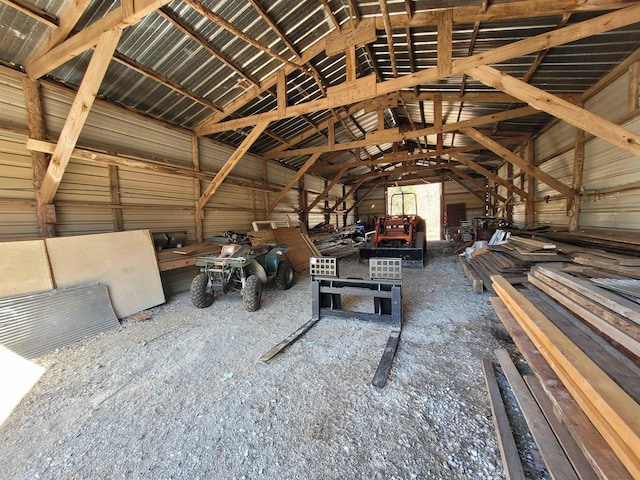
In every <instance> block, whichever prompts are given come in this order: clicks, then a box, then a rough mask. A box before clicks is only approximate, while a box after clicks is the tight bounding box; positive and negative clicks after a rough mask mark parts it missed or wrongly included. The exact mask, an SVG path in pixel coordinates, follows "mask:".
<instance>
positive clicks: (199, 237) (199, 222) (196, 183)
mask: <svg viewBox="0 0 640 480" xmlns="http://www.w3.org/2000/svg"><path fill="white" fill-rule="evenodd" d="M191 161H192V162H193V170H194V171H195V172H199V171H200V142H199V140H198V136H197V135H193V136H192V137H191ZM201 195H202V186H201V185H200V179H199V178H194V179H193V198H194V202H195V203H194V208H195V210H194V222H195V228H196V242H202V241H203V240H204V209H202V208H200V204H199V202H198V200H200V196H201Z"/></svg>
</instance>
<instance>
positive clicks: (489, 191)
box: [446, 164, 507, 202]
mask: <svg viewBox="0 0 640 480" xmlns="http://www.w3.org/2000/svg"><path fill="white" fill-rule="evenodd" d="M446 167H447V168H448V169H449V170H451V171H452V172H453V173H455V174H456V175H458V176H459V177H460V178H463V179H464V180H466V181H467V182H469V183H472V184H473V185H475V186H476V187H477V188H478V189H479V190H482V191H483V192H485V193H487V194H489V195H491V196H492V197H495V198H497V199H498V200H499V201H501V202H506V201H507V199H506V198H505V197H503V196H502V195H499V194H498V193H497V192H495V191H494V190H493V188H491V187H488V186H487V185H484V184H480V183H478V181H477V180H476V179H475V178H473V177H472V176H471V175H468V174H467V173H466V172H464V171H462V170H460V169H459V168H458V167H456V166H454V165H451V164H447V165H446ZM452 178H453V177H452Z"/></svg>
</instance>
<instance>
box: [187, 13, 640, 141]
mask: <svg viewBox="0 0 640 480" xmlns="http://www.w3.org/2000/svg"><path fill="white" fill-rule="evenodd" d="M189 1H192V0H189ZM491 8H492V7H490V8H489V11H490V10H491ZM414 18H415V17H414ZM637 22H640V4H637V5H632V6H630V7H627V8H625V9H622V10H617V11H615V12H612V13H607V14H604V15H601V16H599V17H597V18H593V19H589V20H585V21H583V22H580V23H576V24H574V25H570V26H567V27H564V28H560V29H557V30H554V31H552V32H548V33H544V34H541V35H537V36H535V37H531V38H527V39H524V40H520V41H518V42H514V43H511V44H508V45H504V46H501V47H498V48H495V49H493V50H490V51H487V52H482V53H479V54H476V55H472V56H469V57H465V58H461V59H458V60H455V61H453V63H452V68H451V75H455V74H460V73H464V72H466V71H468V70H470V69H473V68H475V67H478V66H481V65H488V64H494V63H500V62H503V61H505V60H509V59H511V58H517V57H520V56H523V55H527V54H530V53H533V52H537V51H540V50H543V49H545V48H551V47H553V46H557V45H562V44H565V43H569V42H572V41H575V40H579V39H582V38H586V37H589V36H592V35H596V34H598V33H602V32H605V31H610V30H613V29H616V28H620V27H624V26H627V25H630V24H633V23H637ZM485 68H486V67H485ZM366 78H367V77H365V78H361V79H359V80H358V82H361V83H360V84H359V85H358V86H357V88H353V86H352V87H351V88H350V89H347V90H345V89H343V88H338V89H337V90H334V91H333V93H332V92H328V94H327V98H323V99H318V100H314V101H310V102H304V103H300V104H297V105H294V106H292V107H289V108H288V109H287V118H290V117H295V116H298V115H300V114H305V113H311V112H316V111H319V110H327V109H330V108H335V107H338V106H342V105H346V104H353V103H357V102H359V101H362V100H367V99H369V98H374V97H377V96H380V95H385V94H388V93H392V92H396V91H398V90H402V89H406V88H412V87H414V86H416V85H420V84H423V83H428V82H433V81H436V80H439V79H441V78H442V76H441V75H439V74H438V72H437V69H436V68H428V69H425V70H421V71H419V72H416V73H414V74H411V75H405V76H402V77H398V78H394V79H392V80H387V81H384V82H378V83H374V84H373V85H371V84H370V83H369V82H368V81H365V80H366ZM525 85H526V84H525ZM513 96H514V97H516V98H520V96H517V95H513ZM277 119H278V112H277V111H271V112H265V113H260V114H257V115H251V116H247V117H244V118H242V119H237V120H230V121H227V122H222V123H218V124H214V125H211V124H210V123H209V122H208V123H207V125H206V126H203V125H201V126H199V127H198V128H197V133H198V135H208V134H211V133H217V132H224V131H228V130H235V129H237V128H242V127H247V126H250V125H255V124H256V123H257V122H259V121H265V120H277Z"/></svg>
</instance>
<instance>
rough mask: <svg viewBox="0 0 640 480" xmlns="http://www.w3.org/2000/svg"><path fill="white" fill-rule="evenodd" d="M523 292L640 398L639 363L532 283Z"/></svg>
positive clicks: (614, 378) (629, 390) (618, 380)
mask: <svg viewBox="0 0 640 480" xmlns="http://www.w3.org/2000/svg"><path fill="white" fill-rule="evenodd" d="M522 294H523V295H524V296H525V297H526V298H527V299H528V300H529V301H530V302H531V303H533V304H534V305H535V306H536V308H537V309H539V310H540V311H541V312H542V313H543V314H544V315H545V316H546V317H547V318H548V319H549V320H550V321H551V322H553V324H554V325H555V326H556V327H558V328H559V329H560V330H562V333H564V334H565V335H566V336H567V337H569V338H570V339H571V340H572V341H573V343H575V344H576V345H577V346H578V347H580V349H581V350H582V351H583V352H586V353H587V354H588V355H589V358H591V360H593V361H594V362H595V363H596V364H597V365H598V366H599V367H600V368H601V369H602V370H603V371H604V372H605V373H606V374H607V375H609V376H610V377H611V378H612V379H613V380H614V381H615V382H616V383H617V384H618V385H620V386H621V387H622V388H623V389H624V391H625V392H627V393H628V394H629V395H630V396H631V397H632V398H633V399H634V400H635V401H636V402H640V383H638V378H640V366H638V365H636V364H635V363H634V362H630V361H629V358H628V357H626V356H625V355H624V354H623V353H621V352H620V351H619V350H618V349H617V348H616V347H614V346H613V345H611V344H610V343H609V342H608V341H607V340H605V339H604V338H603V337H602V336H601V335H599V334H598V333H597V332H594V331H593V330H592V329H591V328H589V327H588V326H587V325H585V323H584V322H582V321H581V320H580V318H579V317H578V316H576V315H574V314H573V313H571V312H570V311H568V310H567V309H566V308H564V307H563V306H562V305H560V304H559V303H558V302H556V301H555V300H553V298H551V297H549V296H548V295H546V294H545V293H543V292H542V291H541V290H540V289H538V288H536V287H535V286H534V285H532V284H528V285H527V290H523V291H522Z"/></svg>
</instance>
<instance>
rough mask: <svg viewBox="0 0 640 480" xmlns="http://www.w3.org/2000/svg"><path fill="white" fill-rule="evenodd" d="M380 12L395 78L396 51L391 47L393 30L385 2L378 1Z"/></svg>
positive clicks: (396, 67) (396, 73)
mask: <svg viewBox="0 0 640 480" xmlns="http://www.w3.org/2000/svg"><path fill="white" fill-rule="evenodd" d="M380 12H381V13H382V20H383V23H384V32H385V33H386V35H387V45H388V47H389V57H390V59H391V71H392V72H393V76H394V78H395V77H397V76H398V65H397V64H396V51H395V48H394V46H393V29H392V28H391V19H390V18H389V10H388V8H387V0H380Z"/></svg>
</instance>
